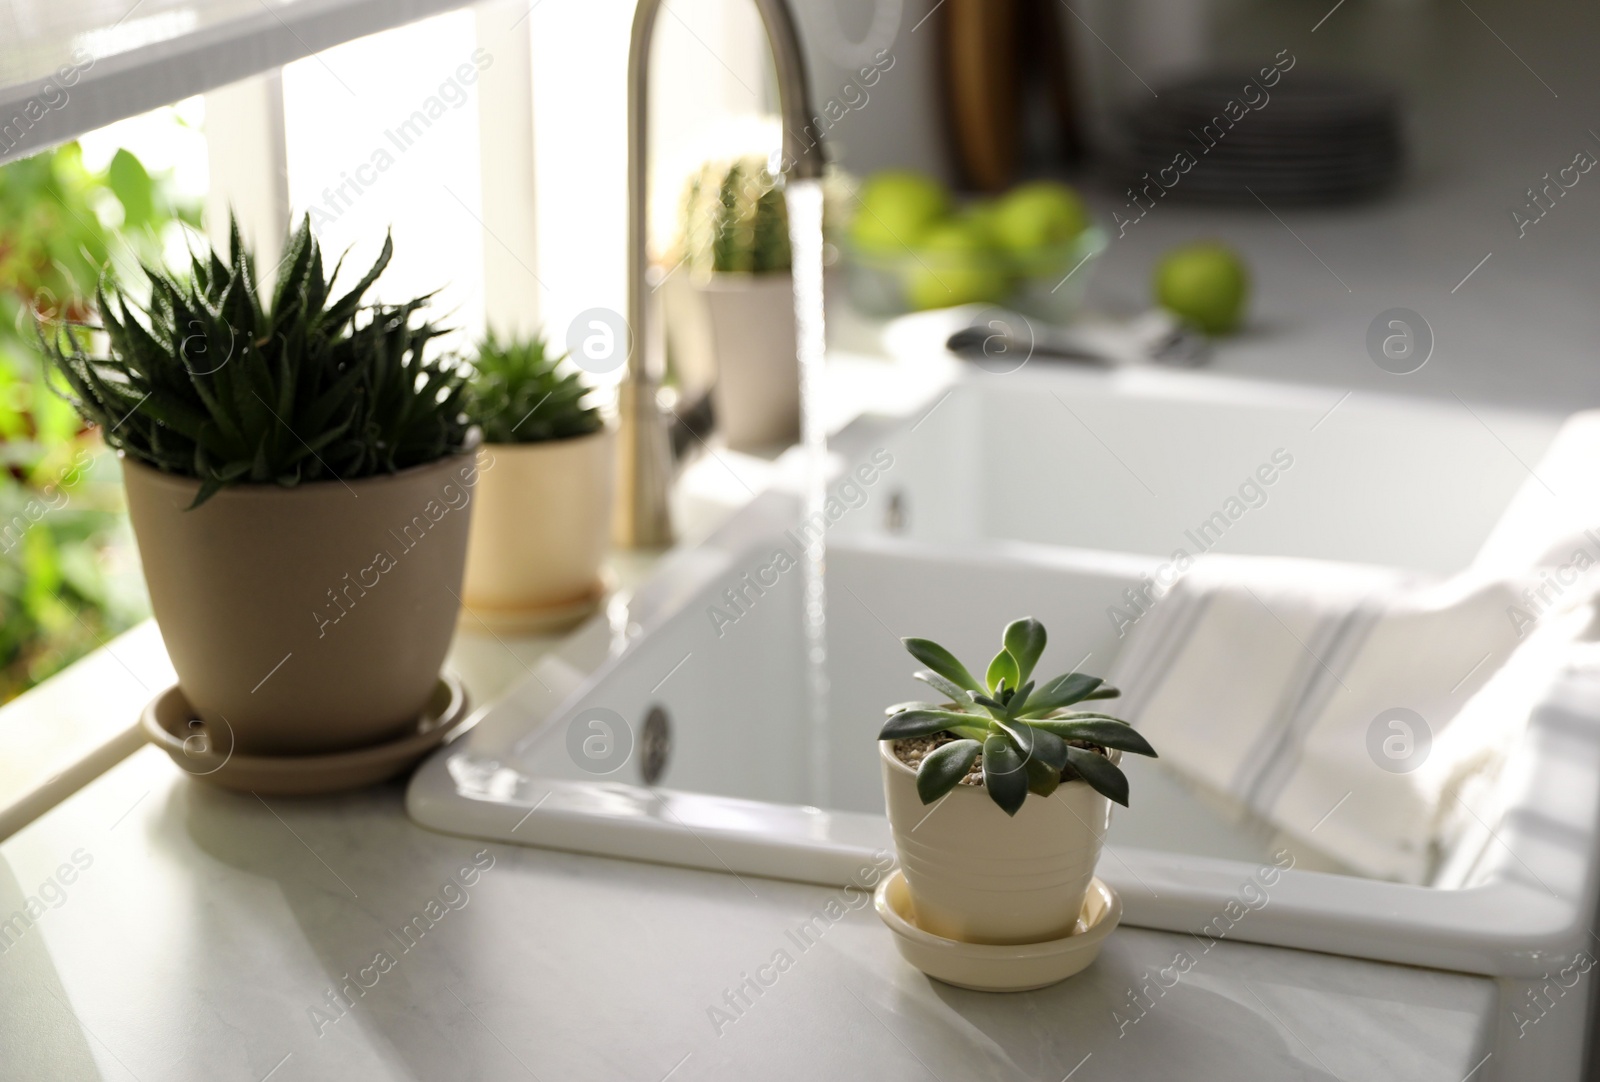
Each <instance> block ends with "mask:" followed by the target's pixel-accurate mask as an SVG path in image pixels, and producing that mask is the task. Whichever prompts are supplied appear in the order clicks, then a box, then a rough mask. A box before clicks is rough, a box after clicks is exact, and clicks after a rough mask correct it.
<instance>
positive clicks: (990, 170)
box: [942, 0, 1022, 192]
mask: <svg viewBox="0 0 1600 1082" xmlns="http://www.w3.org/2000/svg"><path fill="white" fill-rule="evenodd" d="M942 15H943V27H942V32H943V34H944V74H945V78H944V84H945V103H946V108H947V109H948V112H949V118H950V131H951V136H952V142H953V144H954V149H955V156H956V163H957V165H958V166H959V167H960V170H961V173H962V175H963V176H964V177H965V178H966V181H967V183H968V184H969V185H971V186H972V187H974V188H978V189H980V190H983V191H990V192H994V191H1000V190H1002V189H1003V188H1005V187H1006V186H1007V185H1009V184H1010V183H1011V181H1012V179H1013V178H1014V176H1015V175H1016V169H1017V159H1018V149H1019V146H1018V144H1019V141H1020V140H1019V136H1020V131H1021V93H1020V91H1021V82H1022V80H1021V71H1022V69H1021V65H1020V63H1019V60H1018V49H1017V46H1018V0H944V10H943V12H942Z"/></svg>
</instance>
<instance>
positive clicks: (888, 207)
mask: <svg viewBox="0 0 1600 1082" xmlns="http://www.w3.org/2000/svg"><path fill="white" fill-rule="evenodd" d="M860 194H861V203H860V206H859V207H858V208H857V209H856V216H855V218H854V219H853V220H852V221H851V222H850V239H851V240H853V241H855V243H856V244H858V245H860V246H861V247H862V248H864V249H866V250H868V251H872V252H900V251H904V250H905V249H906V248H908V247H913V246H915V245H916V244H917V243H918V242H920V241H921V240H922V239H923V237H924V236H925V235H926V234H927V232H928V229H929V227H931V226H932V225H933V224H934V223H935V222H938V221H940V220H941V219H943V218H944V217H945V216H946V215H948V214H949V213H950V193H949V192H947V191H945V188H944V185H942V184H940V183H939V182H938V181H937V180H934V179H933V178H932V177H930V176H927V175H925V174H923V173H918V172H914V171H913V170H909V169H885V170H883V171H882V172H878V173H874V174H872V176H870V177H868V178H867V182H866V183H865V184H864V185H862V188H861V193H860Z"/></svg>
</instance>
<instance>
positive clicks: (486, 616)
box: [456, 579, 607, 635]
mask: <svg viewBox="0 0 1600 1082" xmlns="http://www.w3.org/2000/svg"><path fill="white" fill-rule="evenodd" d="M606 589H607V586H606V582H605V580H604V579H595V581H594V585H593V586H591V587H590V588H589V589H588V590H587V591H586V592H585V593H582V594H580V595H579V596H577V597H574V598H570V599H568V600H566V601H558V602H556V603H555V604H553V605H541V606H540V607H538V608H527V609H501V608H495V607H493V606H488V605H462V606H461V615H460V616H459V617H457V619H456V626H457V627H459V628H461V629H463V630H465V631H483V630H485V629H487V630H488V631H489V632H490V633H491V634H494V635H548V634H551V633H552V632H556V631H565V630H566V629H567V628H569V627H572V626H573V625H575V624H577V623H579V622H580V621H582V620H584V619H585V618H586V617H588V616H589V614H590V613H592V612H594V611H595V610H596V609H598V608H599V607H600V602H602V601H603V600H605V596H606Z"/></svg>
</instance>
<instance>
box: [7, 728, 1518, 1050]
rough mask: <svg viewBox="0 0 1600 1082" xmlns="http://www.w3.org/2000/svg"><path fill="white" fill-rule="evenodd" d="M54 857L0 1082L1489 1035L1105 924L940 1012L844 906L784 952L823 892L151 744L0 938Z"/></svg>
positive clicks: (1259, 953) (23, 959) (1473, 1009)
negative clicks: (462, 818)
mask: <svg viewBox="0 0 1600 1082" xmlns="http://www.w3.org/2000/svg"><path fill="white" fill-rule="evenodd" d="M480 853H482V854H483V855H482V856H478V857H477V860H478V862H479V863H480V864H483V865H487V864H488V863H489V861H490V859H491V858H492V861H493V863H492V866H489V867H487V868H486V869H485V870H483V871H481V872H478V874H477V877H476V881H475V882H472V881H471V880H472V877H471V876H468V877H467V880H468V883H467V884H466V885H464V886H462V885H460V884H461V882H462V881H461V879H460V869H462V868H464V867H472V863H473V860H474V857H475V855H476V854H480ZM74 856H76V859H77V860H78V862H79V864H80V866H81V865H83V864H87V868H85V869H83V870H82V871H80V872H78V873H77V874H76V875H75V876H74V881H73V882H72V883H71V884H70V885H68V886H66V887H65V888H63V891H62V899H63V900H61V901H60V904H59V907H57V908H50V909H47V910H46V912H45V913H44V914H43V915H42V916H41V917H40V918H39V920H38V922H37V923H36V924H35V925H34V926H33V927H32V928H30V929H28V930H27V931H26V932H25V933H24V934H23V935H22V936H21V937H20V938H19V939H18V940H17V942H16V943H15V944H14V945H13V946H11V948H10V949H9V950H8V951H6V953H5V954H4V955H3V956H0V1004H3V1005H4V1006H3V1007H0V1078H4V1079H7V1080H10V1079H17V1080H23V1079H29V1080H32V1079H45V1078H50V1079H61V1080H68V1079H79V1078H85V1079H87V1078H105V1079H121V1078H134V1079H141V1080H147V1082H148V1080H152V1079H170V1080H181V1079H193V1080H203V1082H226V1080H233V1079H240V1080H245V1082H259V1080H261V1079H263V1078H265V1077H267V1076H268V1075H269V1074H270V1076H271V1078H272V1079H274V1080H275V1082H291V1080H294V1079H333V1078H339V1079H351V1080H356V1079H401V1078H404V1079H428V1080H432V1079H512V1078H523V1077H536V1078H539V1079H542V1080H544V1082H556V1080H567V1079H596V1080H603V1079H643V1080H645V1082H661V1080H664V1079H665V1078H667V1077H668V1076H669V1075H670V1077H671V1078H672V1079H674V1080H676V1082H688V1080H692V1079H734V1078H757V1079H762V1080H770V1079H796V1080H806V1082H814V1080H817V1079H866V1078H872V1079H884V1080H889V1079H901V1078H904V1079H921V1078H927V1077H929V1076H932V1077H934V1078H938V1079H943V1080H945V1082H957V1080H962V1079H977V1078H985V1079H1038V1080H1044V1082H1062V1080H1063V1079H1064V1078H1067V1077H1071V1078H1072V1079H1074V1080H1075V1082H1094V1080H1097V1079H1099V1080H1110V1079H1115V1080H1118V1082H1135V1080H1141V1079H1150V1080H1161V1082H1166V1080H1169V1079H1173V1078H1183V1079H1193V1080H1206V1079H1238V1078H1246V1079H1332V1078H1341V1079H1346V1080H1355V1079H1406V1080H1433V1079H1438V1080H1440V1082H1461V1079H1462V1078H1463V1077H1465V1076H1466V1075H1467V1074H1468V1073H1469V1072H1470V1071H1471V1070H1472V1069H1473V1068H1474V1067H1475V1066H1476V1065H1477V1064H1478V1063H1479V1062H1480V1061H1481V1059H1482V1057H1483V1055H1484V1053H1483V1052H1482V1051H1481V1050H1480V1047H1481V1044H1482V1034H1483V1033H1484V1030H1485V1027H1486V1026H1487V1025H1488V1024H1490V1023H1491V1022H1492V1019H1493V1016H1494V1011H1495V989H1494V984H1493V983H1492V982H1491V981H1489V980H1487V979H1484V978H1478V977H1468V976H1462V975H1457V974H1447V973H1438V972H1431V971H1427V970H1419V969H1409V968H1406V967H1401V966H1390V965H1381V964H1376V963H1371V962H1360V961H1354V960H1351V959H1345V958H1337V957H1333V956H1329V955H1319V954H1306V953H1300V952H1295V951H1286V950H1279V949H1275V948H1269V947H1257V946H1251V945H1247V944H1240V943H1229V942H1219V943H1217V944H1216V945H1215V946H1213V947H1212V948H1211V949H1210V950H1209V951H1203V950H1202V948H1201V945H1200V944H1199V942H1198V941H1197V940H1195V939H1194V938H1193V937H1188V936H1182V935H1173V934H1168V933H1162V932H1149V931H1143V930H1139V929H1133V928H1124V929H1121V930H1119V931H1118V932H1117V933H1115V934H1114V935H1113V936H1112V937H1111V939H1110V940H1108V942H1107V945H1106V947H1105V949H1104V952H1103V953H1102V955H1101V957H1100V959H1099V961H1097V962H1096V963H1095V965H1094V966H1093V967H1091V968H1090V969H1089V970H1088V971H1086V972H1085V973H1084V974H1082V975H1080V976H1079V977H1077V978H1074V979H1073V980H1070V981H1068V982H1066V983H1065V984H1062V985H1058V986H1056V987H1055V988H1051V989H1047V990H1044V991H1041V992H1034V993H1027V994H1022V995H986V994H982V993H974V992H965V991H961V990H959V989H955V988H951V987H947V986H943V985H938V984H934V983H932V982H930V981H929V980H927V979H926V978H925V977H923V976H922V975H921V974H920V973H917V972H916V971H915V970H912V969H911V968H910V967H908V966H907V965H906V964H905V963H904V962H902V961H901V960H900V958H899V957H898V956H897V955H896V954H895V950H894V945H893V943H892V942H891V939H890V936H889V934H888V932H887V930H886V929H884V928H883V927H882V925H881V924H880V923H879V921H878V919H877V917H876V916H875V915H874V914H873V913H872V912H871V910H870V909H869V908H862V909H859V910H857V911H855V912H849V913H847V915H846V916H845V917H844V919H842V920H840V921H839V922H837V923H836V924H833V925H832V926H830V927H828V929H827V930H826V932H825V933H824V934H822V935H821V936H820V937H818V938H817V939H816V941H815V942H814V944H813V945H812V946H811V947H810V948H809V949H807V950H802V949H801V948H800V947H799V946H798V945H797V944H796V942H795V941H794V940H792V939H791V938H790V937H789V936H788V934H787V933H788V932H790V931H791V930H793V929H795V928H798V927H799V926H800V925H801V924H802V923H804V922H805V921H806V920H808V919H809V918H810V916H811V914H812V912H813V911H814V910H818V909H820V908H821V907H822V906H823V905H824V904H825V903H826V902H827V901H828V899H829V898H830V897H831V896H833V895H834V894H835V893H836V892H833V891H829V890H827V889H825V888H820V887H812V886H803V885H800V884H794V883H784V882H777V881H773V880H763V879H751V878H748V877H746V878H745V879H744V880H742V881H741V880H740V879H738V878H735V877H733V876H730V875H722V874H715V873H710V872H700V871H690V870H685V869H678V868H668V867H661V866H655V865H647V864H633V863H627V862H623V861H614V860H607V859H603V858H597V857H586V856H578V855H573V854H566V853H558V852H552V851H545V850H537V849H523V848H519V847H515V846H503V845H493V844H490V845H487V846H486V845H483V844H481V843H478V842H474V841H471V840H468V839H463V838H452V837H446V836H443V835H439V834H433V833H430V832H428V831H425V830H422V829H421V828H419V827H417V826H415V825H413V824H412V823H410V822H409V821H408V820H407V819H406V818H405V816H404V814H403V812H402V808H401V790H400V787H399V786H398V785H397V784H396V785H387V786H383V787H380V788H377V789H374V790H370V791H368V792H364V793H356V794H351V795H348V796H342V797H333V798H324V799H312V800H299V801H291V800H273V801H270V802H263V801H261V800H259V799H257V798H254V797H249V796H240V795H236V794H231V793H225V792H222V791H219V790H216V789H213V788H210V787H208V786H205V785H202V784H197V783H195V782H194V781H192V780H191V779H189V778H188V777H186V776H184V775H182V774H181V773H180V772H179V771H178V770H177V769H176V768H175V767H174V766H173V765H172V764H171V763H170V762H169V761H168V760H167V759H166V758H165V757H164V756H163V755H161V754H160V753H159V752H157V751H156V750H155V749H153V748H146V749H144V750H142V751H140V752H138V753H137V754H135V755H134V756H133V757H132V758H130V759H128V760H127V761H125V762H123V763H122V764H121V765H119V766H117V767H116V768H114V769H113V770H111V771H110V772H109V773H107V774H106V775H104V776H103V777H101V778H100V779H99V780H97V781H96V782H94V783H93V784H91V785H90V786H89V787H88V788H87V789H85V790H83V791H82V792H81V793H79V794H78V795H77V796H75V797H74V798H73V799H72V800H70V801H68V802H66V803H65V804H63V805H61V806H60V807H58V808H56V809H55V810H53V811H51V812H50V813H49V814H47V815H46V816H45V817H44V818H43V819H41V820H39V821H38V822H36V823H34V824H33V825H31V826H29V827H27V828H26V829H24V830H23V831H22V832H21V833H19V834H18V835H16V836H15V837H13V838H12V839H11V840H10V841H8V842H7V843H5V845H4V846H0V912H9V911H10V910H12V909H13V908H16V907H17V906H18V905H20V904H22V902H21V899H22V897H23V896H24V895H30V894H37V893H38V890H39V887H40V884H41V883H43V882H44V881H45V880H46V879H47V878H48V877H50V876H52V875H53V874H54V873H55V870H56V869H57V867H58V866H59V865H60V864H62V863H64V862H71V861H72V860H73V859H74ZM51 893H52V896H54V893H55V892H54V891H52V892H51ZM430 900H432V901H434V903H435V909H434V915H435V917H436V918H437V920H436V923H435V926H434V927H433V928H432V930H431V931H428V932H427V933H426V934H425V935H423V936H422V937H420V938H416V937H415V936H414V934H413V935H412V937H411V938H410V939H409V940H408V941H407V942H410V943H412V945H411V946H410V949H409V950H407V949H403V944H402V942H401V941H400V940H398V939H397V938H396V935H395V933H397V932H398V931H399V929H401V928H402V927H403V926H404V925H405V924H406V923H407V922H408V921H410V920H411V919H412V918H414V917H416V916H419V915H420V916H424V917H425V916H426V913H427V910H426V907H427V906H428V904H429V902H430ZM779 951H786V952H787V954H788V956H789V960H790V962H791V963H792V964H790V965H787V966H786V967H785V969H784V971H783V972H781V973H779V972H778V971H777V970H775V969H770V968H769V969H766V970H765V971H764V972H765V974H766V975H768V976H776V979H775V980H774V981H773V982H772V983H771V985H770V987H767V988H765V989H764V991H763V992H762V994H761V995H760V996H759V997H749V998H750V1000H751V1002H750V1005H749V1006H748V1007H740V1008H739V1012H738V1014H737V1015H736V1014H735V1012H734V1010H733V1009H732V1008H730V1007H729V1006H728V1005H727V1002H726V1001H725V998H724V997H725V994H726V993H728V991H729V990H730V989H733V988H734V987H735V986H737V985H739V984H740V983H741V982H742V981H743V980H744V979H745V978H746V977H747V976H749V977H752V978H753V977H755V976H756V975H757V974H758V970H761V968H762V967H766V966H768V965H769V964H770V963H772V962H773V961H774V958H775V955H776V954H777V952H779ZM1180 951H1186V952H1188V953H1189V954H1190V955H1191V956H1193V957H1194V962H1193V964H1192V965H1191V966H1190V967H1189V968H1188V971H1187V972H1186V973H1183V974H1181V975H1178V974H1177V973H1176V971H1174V970H1171V969H1168V970H1167V972H1166V974H1165V975H1163V974H1162V973H1161V971H1162V969H1163V967H1170V966H1172V964H1173V961H1174V957H1175V956H1176V955H1177V953H1178V952H1180ZM379 952H386V953H387V955H388V957H387V958H386V959H383V960H379V962H378V968H373V967H374V961H375V959H376V958H377V956H378V954H379ZM363 967H365V972H363ZM346 974H349V975H350V979H351V980H353V981H354V980H359V981H361V982H362V983H363V984H369V985H371V987H370V988H369V989H366V990H364V991H359V994H358V989H356V988H355V987H354V986H353V985H351V986H350V990H349V992H348V996H349V997H350V999H351V1003H352V1005H351V1006H349V1007H348V1008H340V1009H339V1010H337V1011H336V1010H335V1009H334V1008H332V1007H329V1006H328V1004H327V1002H326V1001H325V996H326V995H327V994H328V993H329V990H330V989H331V988H332V986H334V985H335V984H340V983H343V982H344V980H345V975H346ZM1158 982H1159V983H1163V984H1170V985H1171V987H1170V989H1167V990H1165V991H1158ZM1141 984H1144V985H1147V986H1148V987H1149V988H1150V989H1151V991H1150V992H1149V993H1148V994H1149V996H1150V1001H1149V1005H1148V1006H1147V1007H1146V1008H1145V1009H1144V1012H1143V1014H1142V1016H1141V1015H1140V1011H1139V1009H1138V1008H1136V1007H1131V1006H1129V1003H1130V989H1132V988H1134V987H1135V986H1138V985H1141ZM747 995H748V993H747ZM733 1002H734V1003H735V1004H737V1002H738V1001H737V999H734V1000H733ZM313 1008H316V1009H318V1010H320V1011H324V1012H325V1013H326V1016H327V1017H326V1018H318V1017H317V1016H314V1015H313V1014H312V1013H311V1011H312V1009H313ZM712 1008H717V1009H718V1010H720V1011H723V1012H725V1013H726V1016H727V1017H723V1018H716V1019H715V1020H714V1016H713V1015H712ZM1118 1016H1120V1017H1121V1019H1123V1020H1131V1019H1134V1018H1138V1021H1130V1022H1129V1024H1128V1025H1126V1026H1125V1027H1121V1028H1124V1029H1125V1030H1126V1035H1125V1036H1122V1037H1120V1038H1119V1036H1118V1030H1119V1020H1118ZM729 1018H731V1019H733V1020H732V1021H729V1020H728V1019H729ZM719 1023H720V1024H719Z"/></svg>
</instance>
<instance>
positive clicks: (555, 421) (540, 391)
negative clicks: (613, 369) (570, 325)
mask: <svg viewBox="0 0 1600 1082" xmlns="http://www.w3.org/2000/svg"><path fill="white" fill-rule="evenodd" d="M564 359H565V355H564V354H563V355H559V356H558V355H555V354H552V353H551V351H550V347H549V346H548V345H547V344H546V343H545V340H544V338H543V336H541V335H534V336H532V337H529V338H518V339H513V340H510V341H502V340H500V339H498V338H496V337H495V335H494V332H493V331H490V332H489V333H488V334H486V335H485V336H484V339H483V341H482V342H481V343H480V344H479V346H478V356H477V359H476V360H475V361H473V363H472V367H473V376H472V379H471V381H470V383H469V384H468V389H467V390H468V404H467V412H468V413H469V414H471V416H472V419H473V420H474V421H476V422H477V423H478V424H479V425H480V426H482V428H483V438H484V440H485V441H486V442H488V443H538V442H541V441H543V440H564V439H569V438H571V437H573V436H586V435H588V434H589V433H591V432H596V431H599V429H600V426H601V424H602V423H603V421H602V420H601V417H600V411H599V410H598V409H596V408H595V407H594V406H593V405H592V404H591V403H590V401H589V400H590V398H591V397H592V396H591V392H590V389H589V387H588V386H587V385H586V384H584V382H583V380H582V379H581V378H580V377H579V375H578V373H577V372H576V371H563V370H562V366H561V362H562V361H563V360H564Z"/></svg>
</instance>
